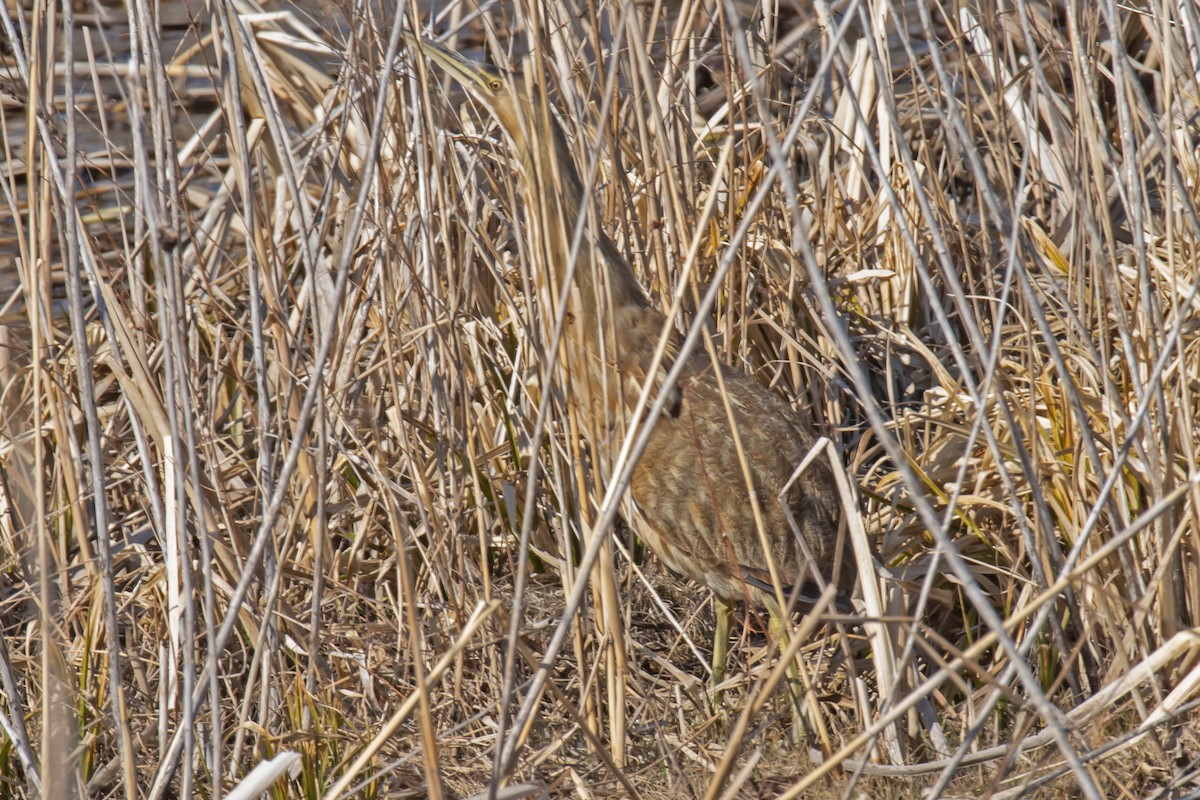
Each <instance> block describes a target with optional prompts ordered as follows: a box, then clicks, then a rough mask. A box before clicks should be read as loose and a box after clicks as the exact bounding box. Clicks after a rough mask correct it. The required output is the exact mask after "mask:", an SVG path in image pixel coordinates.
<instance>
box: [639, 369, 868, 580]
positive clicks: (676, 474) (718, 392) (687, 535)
mask: <svg viewBox="0 0 1200 800" xmlns="http://www.w3.org/2000/svg"><path fill="white" fill-rule="evenodd" d="M718 370H720V380H718V376H717V371H718ZM722 385H723V386H722ZM677 388H678V391H679V397H678V403H677V405H676V406H675V407H674V408H673V409H672V410H673V411H674V412H675V413H673V414H664V415H663V416H662V417H660V419H659V420H658V422H657V423H656V426H655V429H654V432H653V434H652V435H651V439H650V441H649V443H648V445H647V447H646V451H645V452H644V453H643V455H642V458H641V461H639V463H638V465H637V469H636V471H635V472H634V476H633V486H632V490H633V496H634V500H635V501H636V502H637V504H638V506H639V509H640V513H641V515H642V520H641V523H642V524H641V525H640V526H639V528H640V529H641V532H642V534H643V538H645V539H646V540H647V542H648V543H649V544H650V546H651V548H652V549H654V550H655V551H656V552H657V553H658V554H659V556H660V557H662V558H663V560H664V561H666V562H667V564H668V565H669V566H671V567H672V568H674V569H675V570H676V571H678V572H681V573H683V574H685V575H687V576H688V577H690V578H692V579H694V580H696V581H699V582H701V583H704V584H706V585H708V586H709V587H710V588H711V589H712V590H713V591H714V592H715V593H716V594H717V595H719V596H721V597H724V598H727V599H738V598H742V597H748V598H754V597H756V596H758V591H760V590H762V588H763V587H769V586H770V584H771V573H770V569H769V564H768V554H767V553H768V551H769V557H770V560H771V561H773V562H774V566H775V569H776V574H777V575H778V577H779V579H780V581H781V583H782V584H783V586H782V588H783V589H784V591H785V593H786V592H787V590H788V589H789V588H790V587H791V585H792V584H793V582H794V581H796V580H797V579H800V578H803V579H804V581H805V582H811V581H815V578H814V572H813V570H819V571H820V572H821V574H822V575H823V576H824V578H825V580H829V581H832V580H833V579H834V575H833V572H832V570H833V567H834V562H835V560H836V559H835V550H836V545H837V539H838V523H839V519H840V512H841V508H840V502H839V499H838V492H837V487H836V484H835V483H834V479H833V474H832V472H831V471H830V467H829V464H828V460H827V458H826V457H825V456H824V455H823V454H819V455H818V457H817V458H815V459H813V460H812V462H811V463H810V464H809V465H808V466H807V467H806V468H805V469H804V471H803V472H802V473H800V474H799V475H798V476H796V479H795V480H794V481H792V477H793V474H794V473H795V472H796V469H797V467H799V465H800V463H801V462H802V461H803V460H804V458H805V457H806V456H807V455H808V453H809V451H810V450H811V448H812V446H813V444H814V443H815V441H816V436H815V434H814V433H813V432H812V430H811V429H809V428H808V427H807V426H806V425H804V424H803V423H802V422H801V421H800V420H799V419H798V418H797V416H796V414H795V412H794V411H793V410H792V408H791V407H790V406H789V405H788V404H787V403H786V402H785V401H784V400H783V399H782V398H780V397H779V396H778V395H776V394H775V393H774V392H771V391H770V390H768V389H767V388H765V387H764V386H762V385H760V384H759V383H757V382H756V381H755V380H754V379H752V378H750V377H748V376H747V375H745V374H743V373H741V372H738V371H736V370H732V369H728V368H725V367H723V366H720V365H714V363H713V362H712V361H711V359H709V358H708V356H707V355H706V354H704V353H698V354H693V355H692V356H691V358H690V359H689V362H688V367H687V369H686V370H685V371H684V372H683V374H682V376H681V378H680V381H679V384H678V387H677ZM726 399H727V400H728V402H726ZM731 417H732V419H731ZM734 426H736V430H737V434H738V437H737V438H736V439H735V437H734V434H733V430H734ZM739 440H740V449H741V455H744V460H745V465H746V469H743V460H742V457H741V455H739ZM747 469H748V471H749V476H748V477H749V481H748V480H747V475H746V470H747ZM789 481H792V483H791V485H790V487H789V488H788V491H787V494H786V495H785V496H784V498H783V500H782V502H781V500H780V493H781V492H782V491H783V489H784V487H785V486H787V485H788V482H789ZM750 485H752V486H753V489H754V492H755V495H756V497H757V502H758V507H759V508H760V509H761V519H762V523H763V524H762V534H761V535H760V532H759V524H758V517H757V516H756V514H755V512H754V508H753V505H752V503H751V495H750ZM789 512H790V513H789ZM789 516H790V517H791V519H789ZM796 530H798V531H799V532H800V535H801V536H802V537H803V539H804V542H805V544H806V545H807V547H808V550H809V552H810V553H811V554H812V556H813V558H814V559H815V561H816V563H815V564H812V565H810V566H809V568H808V569H807V570H806V568H805V566H806V565H805V558H804V554H803V549H802V548H801V547H800V546H799V544H798V543H797V537H796V533H795V532H796ZM764 539H765V544H766V547H765V548H764ZM843 562H844V565H843V569H842V574H843V579H842V580H840V581H838V583H839V586H840V588H841V589H842V590H843V591H849V590H850V589H851V588H852V587H851V586H850V585H849V580H848V571H849V559H848V558H847V559H843Z"/></svg>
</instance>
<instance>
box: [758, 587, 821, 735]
mask: <svg viewBox="0 0 1200 800" xmlns="http://www.w3.org/2000/svg"><path fill="white" fill-rule="evenodd" d="M763 600H764V602H765V603H766V606H767V611H769V612H770V615H771V621H770V632H771V638H772V639H773V640H774V641H775V644H776V647H778V648H779V654H780V656H783V655H784V654H785V653H786V651H787V648H788V642H789V641H790V640H791V624H790V623H791V620H790V619H788V617H787V616H786V615H785V614H784V611H783V609H782V608H780V607H779V604H778V603H777V602H775V598H773V597H771V596H769V595H768V596H767V597H765V598H763ZM798 658H799V654H798V653H797V654H796V655H795V656H793V657H792V658H791V659H789V660H788V664H787V684H788V697H789V698H790V699H791V701H792V713H793V714H794V717H795V718H794V720H793V724H794V726H795V727H794V733H795V736H796V739H797V741H799V740H800V738H801V737H802V736H803V735H804V732H805V724H804V699H805V697H807V698H808V699H809V702H810V708H809V710H810V711H811V712H812V713H811V715H810V719H811V721H812V724H813V725H815V726H816V733H817V735H818V736H819V737H820V738H821V740H822V741H828V739H829V736H828V733H827V731H826V730H825V725H824V723H823V722H822V720H821V711H820V708H819V707H818V706H817V704H816V698H815V696H814V695H813V693H812V686H811V685H809V682H808V680H807V676H806V675H804V674H802V673H801V671H800V665H799V662H798V661H797V659H798Z"/></svg>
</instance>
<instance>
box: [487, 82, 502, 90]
mask: <svg viewBox="0 0 1200 800" xmlns="http://www.w3.org/2000/svg"><path fill="white" fill-rule="evenodd" d="M503 87H504V83H503V82H502V81H497V80H493V81H489V82H488V88H489V89H491V90H492V91H493V92H498V91H500V90H501V89H502V88H503Z"/></svg>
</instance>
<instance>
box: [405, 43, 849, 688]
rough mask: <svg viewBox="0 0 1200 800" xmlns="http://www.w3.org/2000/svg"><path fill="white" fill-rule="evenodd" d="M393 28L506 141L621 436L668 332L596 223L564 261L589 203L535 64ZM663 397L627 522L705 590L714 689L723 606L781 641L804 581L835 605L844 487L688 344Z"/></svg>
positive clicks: (721, 662) (594, 386) (725, 642)
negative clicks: (481, 58)
mask: <svg viewBox="0 0 1200 800" xmlns="http://www.w3.org/2000/svg"><path fill="white" fill-rule="evenodd" d="M406 38H407V40H408V42H409V44H410V46H411V47H412V49H413V50H415V51H416V52H418V53H420V54H423V55H424V56H425V57H427V58H428V59H429V60H430V61H431V62H433V63H434V64H436V65H437V66H438V67H440V68H441V69H442V70H443V71H444V72H445V73H447V74H448V75H450V76H451V77H452V78H454V79H455V80H456V81H457V82H459V83H460V84H461V85H462V86H463V87H464V88H465V89H466V91H467V92H468V93H469V94H471V95H472V96H473V97H474V98H475V99H476V100H478V101H479V102H480V103H481V104H482V105H483V106H484V107H486V108H487V109H488V110H489V111H490V112H491V114H492V115H493V116H494V117H495V118H496V120H497V121H498V122H499V124H500V127H501V128H502V129H503V131H504V133H505V135H506V136H507V137H508V140H509V142H510V144H511V146H512V150H513V155H514V156H515V158H514V163H515V165H516V167H517V172H518V173H519V184H520V187H521V192H522V199H523V203H524V207H525V211H524V214H525V216H526V217H527V220H526V222H527V224H526V226H525V230H526V231H527V233H528V235H529V237H530V243H531V251H535V252H537V253H540V254H541V255H540V260H541V262H543V263H544V264H545V267H546V270H547V271H548V272H549V274H548V275H545V276H542V277H543V278H544V279H546V280H548V281H550V282H551V284H550V288H551V289H552V290H553V291H554V292H557V291H561V290H562V289H563V287H567V288H568V289H569V291H570V295H569V302H568V305H567V317H566V320H565V321H564V331H565V337H564V338H565V345H566V353H565V359H566V361H567V372H568V374H569V383H570V389H571V392H572V393H573V395H574V400H575V401H576V402H578V403H580V408H581V410H582V412H583V417H584V419H585V420H586V421H587V423H588V424H589V425H592V426H593V427H594V429H595V430H597V431H600V438H601V439H607V438H610V437H612V436H614V435H619V433H621V432H623V431H624V430H625V429H626V426H627V423H628V422H629V420H630V418H631V415H632V413H633V410H634V407H635V405H636V403H637V401H638V397H639V394H640V392H641V387H642V383H643V382H644V381H645V380H646V378H647V376H648V374H649V372H650V370H651V369H652V368H653V366H654V357H655V352H656V349H657V348H658V346H659V341H660V339H661V338H663V335H664V331H666V332H667V334H666V357H665V358H663V359H661V361H662V362H663V363H662V364H660V365H659V366H658V367H657V370H656V372H655V375H654V379H655V388H656V391H659V390H661V387H662V385H663V380H662V379H663V378H664V377H665V375H666V370H667V369H668V368H669V367H670V366H671V364H672V362H673V361H674V360H675V358H676V356H677V354H678V353H679V348H680V344H681V341H682V339H681V337H680V336H679V335H678V333H677V332H674V329H673V326H671V325H670V322H669V320H668V319H667V317H666V315H665V314H664V313H663V312H662V311H661V310H659V309H657V308H655V307H654V306H653V305H652V303H651V302H650V300H649V298H648V296H647V293H646V292H645V290H644V289H643V288H642V286H641V285H640V284H639V283H638V281H637V278H636V276H635V274H634V271H633V269H632V267H631V266H630V264H629V262H628V261H627V260H626V259H625V258H624V256H623V255H622V254H621V253H620V251H619V249H618V248H617V247H616V245H615V244H614V242H613V241H612V240H611V239H610V238H609V237H608V236H607V235H606V234H605V232H604V231H603V230H589V239H588V241H587V244H586V245H585V246H584V247H582V248H580V252H579V253H578V255H577V257H576V264H575V267H574V269H573V270H572V269H570V260H571V247H570V245H571V236H572V233H573V232H574V227H575V223H576V220H578V219H579V215H580V214H581V213H586V203H587V198H586V197H585V195H584V186H583V181H582V180H581V178H580V175H579V171H578V170H577V168H576V166H575V163H574V159H573V157H572V155H571V150H570V145H569V141H568V139H567V137H566V134H565V133H564V131H563V129H562V127H561V125H560V124H559V123H558V121H557V119H556V118H555V116H554V114H553V113H551V111H550V108H549V105H548V103H547V98H546V94H545V92H544V90H543V88H542V86H541V83H540V81H539V80H538V79H537V73H536V70H532V69H531V70H528V73H527V74H523V73H522V71H521V70H507V69H503V68H500V67H496V66H493V65H489V64H484V63H480V62H478V61H474V60H471V59H467V58H465V57H463V56H462V55H460V54H458V53H456V52H454V51H453V50H450V49H448V48H446V47H445V46H443V45H442V44H441V43H439V42H437V41H435V40H433V39H430V38H428V37H424V36H421V35H418V34H415V33H411V32H409V33H407V34H406ZM595 227H599V226H595ZM548 296H549V297H551V298H554V297H557V294H553V293H551V294H550V295H548ZM551 307H553V306H551ZM667 391H668V392H669V394H668V396H667V398H666V403H665V410H664V413H663V414H661V415H660V417H659V418H658V419H657V421H656V422H655V424H654V427H653V430H652V431H651V434H650V437H649V440H648V442H647V444H646V447H645V449H644V451H643V453H642V455H641V458H640V460H639V461H638V462H637V464H636V466H635V469H634V472H633V476H632V481H631V483H630V493H631V494H632V497H633V501H634V504H635V506H636V508H637V515H636V520H635V523H634V529H635V530H636V532H637V533H638V535H639V536H640V537H641V538H642V540H643V541H644V542H645V543H646V544H647V545H648V546H649V548H650V549H651V551H653V552H654V553H655V555H656V556H657V557H658V558H659V559H661V560H662V561H663V562H664V563H665V564H666V565H667V567H669V568H670V569H672V570H674V571H675V572H676V573H678V574H680V575H683V576H685V577H687V578H690V579H691V580H693V581H695V582H696V583H698V584H700V585H702V586H706V587H708V588H709V589H710V590H712V593H713V596H714V599H715V609H716V615H715V616H716V631H715V636H714V644H713V657H712V658H713V660H712V670H711V680H712V685H713V687H714V689H715V691H716V692H719V691H720V690H719V689H716V687H719V686H720V685H721V683H722V682H723V680H724V677H725V670H726V662H727V659H728V646H729V636H730V632H731V625H732V620H733V604H734V603H736V602H737V601H739V600H748V601H750V602H753V603H755V604H757V605H759V606H764V607H766V609H767V610H768V612H769V613H770V622H771V628H770V630H771V633H772V635H773V636H775V637H777V638H778V637H779V636H781V635H784V634H783V631H784V630H785V628H784V625H785V624H786V615H787V611H786V610H785V609H787V608H791V607H792V606H793V605H794V604H796V603H800V604H801V605H803V602H804V600H805V599H811V597H812V596H813V595H812V594H810V593H809V591H810V590H811V589H812V586H813V584H814V583H820V582H821V581H822V580H823V581H828V582H831V583H834V584H835V585H836V586H837V587H838V589H839V595H838V597H839V608H845V607H846V600H845V598H846V597H848V595H849V592H851V591H852V589H853V583H854V574H853V566H852V560H851V559H850V558H849V557H846V558H842V557H840V555H839V552H838V550H839V546H838V543H839V538H840V535H839V525H840V523H841V518H842V516H843V509H842V504H841V495H840V493H839V491H838V489H837V484H836V481H835V478H834V474H833V468H832V466H831V465H830V464H829V463H828V459H827V458H823V457H818V458H813V459H811V460H810V461H809V463H808V464H807V465H806V466H805V468H804V470H803V471H801V472H800V473H799V474H798V475H797V474H796V473H797V468H798V467H799V465H800V464H801V463H802V462H803V461H804V460H805V458H806V457H807V456H808V455H809V453H810V451H811V450H812V448H813V447H814V445H815V443H816V442H817V441H818V436H817V434H816V432H815V431H814V430H813V428H812V427H811V426H810V425H808V424H807V423H805V422H804V421H803V420H802V419H801V418H800V417H799V416H798V415H797V414H796V412H795V411H794V410H793V408H792V407H791V406H790V405H789V403H788V402H787V401H785V400H784V399H783V398H782V397H780V396H779V395H778V394H776V393H775V392H773V391H771V390H770V389H768V388H767V387H765V386H763V385H762V384H760V383H759V382H757V381H756V380H755V379H754V378H752V377H751V376H749V375H747V374H745V373H744V372H742V371H740V370H737V369H733V368H730V367H728V366H726V365H724V364H723V363H721V362H719V361H715V360H713V359H712V358H711V357H710V356H709V355H708V353H707V352H705V351H704V350H703V349H702V348H697V349H696V350H695V351H693V352H692V353H691V354H690V355H688V356H687V358H686V361H685V363H684V365H683V369H682V372H681V374H680V376H679V378H678V380H677V382H676V383H675V384H674V386H672V387H670V388H669V389H667ZM613 445H614V443H613V442H611V441H607V442H605V446H607V447H609V448H611V447H612V446H613ZM611 452H615V451H611ZM781 495H782V497H781V499H777V498H780V496H781ZM801 542H803V545H801ZM806 551H807V552H806ZM809 556H811V563H810V561H809ZM818 575H820V578H818V577H817V576H818ZM781 600H782V602H781ZM789 674H792V673H791V670H790V669H789ZM793 684H794V681H793Z"/></svg>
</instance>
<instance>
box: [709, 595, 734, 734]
mask: <svg viewBox="0 0 1200 800" xmlns="http://www.w3.org/2000/svg"><path fill="white" fill-rule="evenodd" d="M713 603H714V604H715V608H714V610H715V611H716V616H717V630H716V633H714V634H713V656H712V704H713V710H714V711H716V710H717V709H718V708H719V707H720V705H721V689H720V686H721V684H722V683H724V681H725V664H726V662H727V661H728V660H729V633H730V631H731V630H732V628H733V604H732V603H730V602H729V601H728V600H723V599H722V598H720V597H715V598H713Z"/></svg>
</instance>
